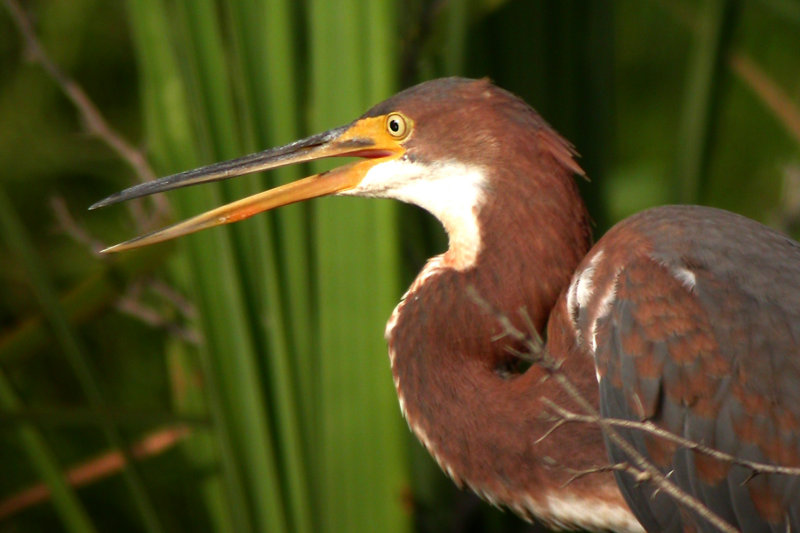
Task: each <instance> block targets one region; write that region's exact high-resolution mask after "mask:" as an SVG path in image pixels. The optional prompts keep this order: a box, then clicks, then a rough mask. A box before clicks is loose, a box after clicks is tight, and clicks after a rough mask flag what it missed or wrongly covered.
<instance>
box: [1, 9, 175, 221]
mask: <svg viewBox="0 0 800 533" xmlns="http://www.w3.org/2000/svg"><path fill="white" fill-rule="evenodd" d="M5 5H6V8H7V9H8V11H9V13H11V19H12V21H13V22H14V25H15V26H16V27H17V29H18V30H19V32H20V35H21V36H22V38H23V40H24V41H25V46H26V48H27V56H28V57H29V58H30V60H31V61H33V62H34V63H38V64H39V65H41V67H42V68H43V69H44V71H45V72H46V73H47V74H48V76H50V78H51V79H52V80H53V81H54V82H55V83H56V85H57V86H58V87H59V88H60V89H61V91H62V92H63V93H64V95H65V96H66V97H67V98H68V99H69V100H70V101H71V102H72V104H73V105H74V106H75V109H76V110H77V111H78V114H79V115H80V117H81V120H82V121H83V123H84V125H85V127H86V129H87V131H88V132H89V133H90V134H91V135H94V136H95V137H97V138H98V139H100V140H101V141H103V142H104V143H105V144H106V145H107V146H109V147H110V148H111V149H112V150H113V151H114V152H115V153H116V154H117V155H118V156H119V157H120V158H122V160H123V161H125V162H126V163H127V164H128V165H129V166H130V167H131V168H132V169H133V171H134V173H135V174H136V177H137V179H138V180H139V181H141V182H144V181H150V180H153V179H155V177H156V175H155V173H154V172H153V170H152V168H150V165H149V163H148V162H147V158H146V157H145V156H144V154H143V153H142V152H141V151H140V150H138V149H137V148H136V147H135V146H133V145H132V144H131V143H129V142H128V141H126V140H125V138H124V137H123V136H122V135H120V134H119V133H118V132H117V131H116V130H114V129H113V128H112V127H111V126H109V125H108V123H107V122H106V120H105V119H104V118H103V115H102V113H100V111H99V110H98V109H97V106H95V105H94V103H92V101H91V99H90V98H89V97H88V96H87V94H86V92H85V91H84V90H83V89H82V88H81V86H80V85H78V83H76V82H75V80H73V79H72V78H70V77H69V76H67V75H66V74H65V73H64V72H63V71H62V70H61V69H60V68H59V67H58V65H56V64H55V62H54V61H53V60H52V59H50V56H48V55H47V52H45V49H44V47H43V46H42V44H41V42H40V41H39V39H38V38H37V37H36V33H35V32H34V30H33V25H32V24H31V21H30V20H29V19H28V16H27V15H26V13H25V10H23V9H22V6H20V5H19V3H18V2H17V0H5ZM152 201H153V203H154V205H155V207H156V213H155V215H156V216H157V217H158V218H163V217H164V216H166V214H167V213H168V212H169V204H167V202H166V200H164V199H163V198H161V197H153V198H152ZM131 205H133V204H131ZM130 209H131V214H132V216H133V217H134V219H135V220H136V222H137V224H138V225H139V226H140V227H143V228H144V227H147V226H148V221H147V220H145V218H143V216H142V215H143V213H142V212H141V210H140V209H139V208H138V207H135V206H134V207H130Z"/></svg>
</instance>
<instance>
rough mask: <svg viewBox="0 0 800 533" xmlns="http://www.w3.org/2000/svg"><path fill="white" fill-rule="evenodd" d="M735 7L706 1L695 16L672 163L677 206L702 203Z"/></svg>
mask: <svg viewBox="0 0 800 533" xmlns="http://www.w3.org/2000/svg"><path fill="white" fill-rule="evenodd" d="M737 4H738V2H736V1H735V0H707V1H706V2H705V5H704V7H703V9H702V11H701V12H700V13H699V15H698V16H699V20H698V32H697V33H696V46H695V48H694V53H693V56H692V57H691V59H690V64H689V75H688V79H687V84H686V93H685V95H684V103H683V109H682V113H681V125H680V130H679V132H678V147H677V156H676V161H675V183H676V185H677V190H678V196H677V198H676V200H677V201H679V202H681V203H700V202H701V201H702V197H703V191H704V184H703V181H702V176H704V175H705V174H706V172H705V171H706V166H707V163H708V158H709V151H710V139H711V131H712V128H713V125H714V123H715V119H716V116H717V108H718V106H717V105H716V104H717V101H718V99H719V89H720V86H721V77H722V72H723V70H722V67H723V65H724V60H725V58H726V57H727V55H728V45H729V43H730V37H731V34H732V30H733V26H734V24H735V21H736V14H737V11H738V5H737Z"/></svg>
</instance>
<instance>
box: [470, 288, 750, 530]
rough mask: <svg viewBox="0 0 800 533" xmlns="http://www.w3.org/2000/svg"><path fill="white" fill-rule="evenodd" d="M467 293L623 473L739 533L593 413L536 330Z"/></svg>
mask: <svg viewBox="0 0 800 533" xmlns="http://www.w3.org/2000/svg"><path fill="white" fill-rule="evenodd" d="M467 291H468V294H469V295H470V297H471V298H472V299H473V300H474V301H475V303H476V304H477V305H478V306H479V307H480V308H481V309H483V310H484V311H486V313H487V314H489V315H491V316H493V317H494V318H495V319H496V320H497V322H498V323H499V324H500V326H501V327H502V329H503V331H504V332H505V333H506V335H507V336H508V337H510V338H512V339H514V340H516V341H518V342H521V343H524V344H525V346H526V347H527V349H528V350H529V351H530V353H531V355H532V356H533V360H534V364H536V365H538V366H539V367H540V368H542V369H544V370H546V371H547V373H548V374H549V375H550V377H551V378H552V379H555V380H556V382H557V383H558V384H559V385H560V386H561V388H562V389H563V390H564V392H566V393H567V395H568V396H569V397H570V398H572V400H573V401H575V402H576V403H577V404H578V405H579V406H580V408H581V409H582V410H583V411H584V413H586V414H587V415H589V416H591V417H593V418H594V419H595V420H596V421H597V424H598V425H599V426H600V428H601V429H602V430H603V433H605V434H606V436H607V437H608V438H609V439H610V440H611V441H612V442H613V443H614V444H615V445H616V446H618V447H619V448H620V449H621V450H622V452H623V453H625V455H626V456H627V457H628V459H629V460H630V462H631V463H630V468H629V469H626V471H628V472H631V473H632V475H634V477H635V479H636V480H637V481H650V482H652V483H653V484H654V485H655V486H656V487H657V488H658V490H661V491H663V492H664V493H666V494H668V495H669V496H670V497H672V498H673V499H674V500H675V501H676V502H678V503H680V504H681V505H683V506H684V507H687V508H689V509H691V510H693V511H694V512H696V513H697V514H698V515H699V516H701V517H702V518H704V519H705V520H707V521H708V522H709V523H710V524H711V525H713V526H714V527H715V528H717V529H718V530H719V531H723V532H728V533H737V531H738V530H737V529H736V528H734V527H733V526H732V525H730V524H729V523H728V522H726V521H725V520H723V519H722V518H721V517H720V516H718V515H717V514H716V513H714V512H713V511H711V510H710V509H709V508H708V507H706V506H705V505H703V503H702V502H701V501H700V500H698V499H697V498H695V497H694V496H692V495H690V494H687V493H686V492H685V491H683V490H681V489H680V488H679V487H678V486H677V485H675V484H674V483H673V482H672V481H670V480H669V479H668V478H667V476H666V475H664V474H663V473H661V471H660V470H659V469H658V468H656V467H655V465H653V464H652V463H651V462H650V461H648V460H647V458H646V457H645V456H644V455H642V454H641V453H639V451H638V450H637V449H636V448H634V447H633V445H631V443H629V442H628V441H627V440H625V439H624V438H623V437H622V436H621V435H620V434H619V433H618V432H617V430H616V429H615V427H614V425H613V424H610V423H609V422H608V421H607V420H606V419H605V418H603V417H602V416H600V413H598V412H597V409H595V408H594V406H593V405H592V404H591V403H590V402H589V401H588V400H587V399H586V398H584V396H583V395H582V394H581V393H580V391H579V390H578V389H577V388H576V387H575V385H574V384H573V383H572V382H571V381H570V380H569V378H567V376H566V375H565V374H564V373H563V372H561V364H560V363H559V362H558V361H557V360H555V359H554V358H553V357H552V356H551V355H550V354H549V353H548V352H547V350H546V349H545V346H544V343H543V342H542V339H541V337H540V336H539V333H538V332H537V331H536V330H535V329H534V330H532V331H530V332H529V333H528V334H525V333H523V332H522V331H520V330H519V329H517V328H516V327H515V326H514V324H513V323H512V322H511V320H510V319H509V318H508V316H506V315H505V314H504V313H502V312H501V311H499V310H498V309H495V308H494V307H492V305H491V304H489V302H487V301H486V300H485V299H483V298H482V297H481V296H480V295H479V294H478V292H477V291H476V290H475V288H474V287H469V288H468V289H467Z"/></svg>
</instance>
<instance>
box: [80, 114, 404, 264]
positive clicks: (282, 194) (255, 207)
mask: <svg viewBox="0 0 800 533" xmlns="http://www.w3.org/2000/svg"><path fill="white" fill-rule="evenodd" d="M403 151H404V149H403V147H402V145H401V144H400V142H399V141H398V140H397V139H396V138H394V137H393V136H392V135H391V134H390V132H389V131H388V130H387V127H386V117H385V116H378V117H367V118H362V119H359V120H356V121H355V122H353V123H352V124H349V125H347V126H342V127H339V128H334V129H332V130H328V131H326V132H324V133H319V134H317V135H312V136H311V137H307V138H305V139H302V140H299V141H295V142H293V143H290V144H287V145H285V146H281V147H278V148H271V149H269V150H264V151H263V152H257V153H254V154H250V155H246V156H244V157H240V158H237V159H232V160H230V161H223V162H221V163H214V164H213V165H208V166H205V167H201V168H198V169H195V170H189V171H186V172H181V173H179V174H173V175H172V176H166V177H164V178H161V179H157V180H154V181H151V182H147V183H141V184H139V185H135V186H133V187H130V188H128V189H125V190H124V191H121V192H118V193H116V194H112V195H111V196H109V197H108V198H105V199H104V200H100V201H99V202H97V203H95V204H94V205H92V206H91V207H90V208H89V209H97V208H98V207H104V206H107V205H111V204H115V203H118V202H123V201H125V200H130V199H133V198H139V197H141V196H147V195H150V194H153V193H157V192H164V191H169V190H172V189H177V188H180V187H186V186H189V185H197V184H199V183H206V182H211V181H219V180H224V179H228V178H233V177H235V176H241V175H244V174H250V173H253V172H261V171H264V170H269V169H272V168H278V167H282V166H286V165H292V164H295V163H304V162H307V161H315V160H317V159H323V158H326V157H363V158H365V159H364V160H362V161H357V162H354V163H350V164H348V165H344V166H341V167H338V168H335V169H333V170H330V171H328V172H323V173H321V174H314V175H312V176H309V177H307V178H303V179H301V180H298V181H294V182H292V183H287V184H286V185H282V186H280V187H276V188H274V189H270V190H268V191H264V192H261V193H258V194H254V195H253V196H248V197H247V198H243V199H241V200H238V201H235V202H232V203H229V204H227V205H224V206H222V207H218V208H216V209H212V210H211V211H208V212H206V213H203V214H201V215H197V216H195V217H192V218H190V219H188V220H185V221H183V222H179V223H177V224H174V225H172V226H169V227H166V228H164V229H161V230H158V231H154V232H152V233H148V234H146V235H142V236H140V237H136V238H134V239H131V240H129V241H125V242H123V243H120V244H117V245H114V246H111V247H109V248H106V249H105V250H103V251H102V252H101V253H111V252H121V251H123V250H129V249H131V248H138V247H140V246H147V245H148V244H155V243H157V242H162V241H166V240H168V239H174V238H175V237H180V236H181V235H187V234H189V233H194V232H195V231H200V230H202V229H205V228H212V227H214V226H219V225H222V224H229V223H231V222H236V221H239V220H244V219H246V218H249V217H251V216H253V215H255V214H257V213H261V212H262V211H268V210H270V209H274V208H276V207H281V206H284V205H288V204H291V203H294V202H300V201H303V200H308V199H310V198H316V197H318V196H325V195H328V194H335V193H339V192H343V191H347V190H348V189H352V188H353V187H355V186H357V185H358V184H359V183H360V182H361V180H362V179H363V178H364V176H365V175H366V173H367V171H369V169H370V168H372V167H373V166H375V165H376V164H378V163H380V162H383V161H386V160H389V159H395V158H397V157H400V156H401V155H402V153H403Z"/></svg>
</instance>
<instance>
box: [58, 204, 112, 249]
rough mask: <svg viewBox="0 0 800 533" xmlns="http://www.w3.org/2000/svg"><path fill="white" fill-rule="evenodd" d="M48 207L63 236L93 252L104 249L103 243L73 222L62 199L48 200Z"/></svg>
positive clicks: (73, 219)
mask: <svg viewBox="0 0 800 533" xmlns="http://www.w3.org/2000/svg"><path fill="white" fill-rule="evenodd" d="M50 207H51V208H52V209H53V215H54V216H55V218H56V223H57V224H58V229H59V230H61V231H63V232H64V234H65V235H67V236H68V237H71V238H72V239H73V240H74V241H75V242H77V243H79V244H82V245H84V246H86V247H88V248H89V249H91V250H92V251H93V252H97V251H100V250H102V249H103V248H105V244H104V243H102V242H101V241H100V240H98V239H96V238H94V237H93V236H92V235H91V234H90V233H89V232H88V231H87V230H86V228H84V227H83V226H81V225H80V224H78V223H77V222H76V221H75V218H73V216H72V214H71V213H70V212H69V208H68V207H67V203H66V202H65V201H64V198H62V197H60V196H54V197H53V198H51V199H50Z"/></svg>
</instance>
